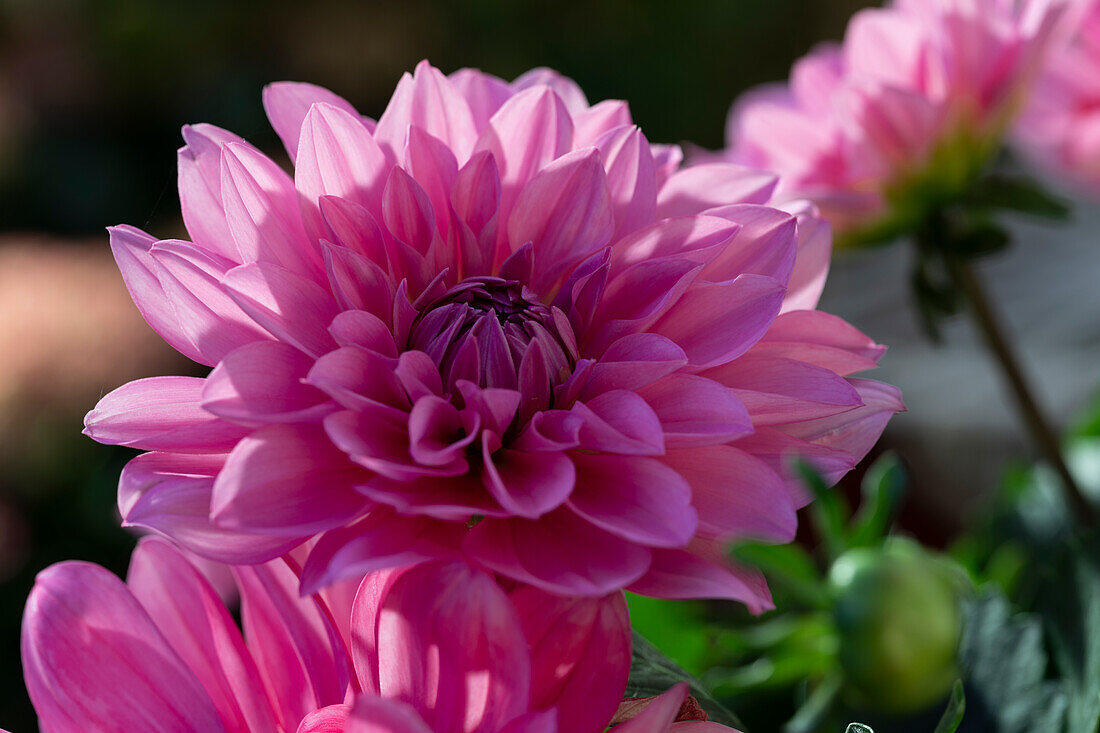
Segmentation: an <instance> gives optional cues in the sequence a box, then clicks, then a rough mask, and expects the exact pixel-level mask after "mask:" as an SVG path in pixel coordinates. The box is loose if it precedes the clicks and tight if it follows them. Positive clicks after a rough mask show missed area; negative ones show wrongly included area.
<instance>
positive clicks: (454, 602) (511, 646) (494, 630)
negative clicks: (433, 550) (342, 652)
mask: <svg viewBox="0 0 1100 733" xmlns="http://www.w3.org/2000/svg"><path fill="white" fill-rule="evenodd" d="M377 629H378V658H379V659H380V660H386V661H385V663H383V664H382V665H381V667H380V669H379V677H378V681H379V686H380V692H381V694H382V695H383V696H384V697H390V698H394V699H397V700H400V701H402V702H405V703H407V704H409V705H411V706H412V707H413V708H415V709H416V710H417V712H419V713H420V716H421V717H422V718H423V719H424V721H425V722H427V723H428V726H429V728H430V729H431V730H432V731H435V732H436V733H475V732H477V733H482V732H483V733H495V731H498V730H499V729H500V728H502V727H503V725H504V723H506V722H507V721H509V720H511V719H512V718H514V717H516V716H517V715H519V714H521V713H523V712H525V711H526V710H527V704H528V695H529V694H530V693H529V690H530V684H531V677H530V675H531V660H530V656H529V652H528V650H527V643H526V639H525V637H524V635H523V628H522V627H521V626H520V622H519V618H518V617H517V616H516V611H515V609H514V608H513V607H512V604H511V602H510V601H509V600H508V596H506V595H505V594H504V591H503V590H501V588H500V586H498V585H497V584H496V581H494V580H493V578H492V577H491V576H489V575H488V574H486V573H484V572H482V571H479V570H475V569H474V568H472V567H470V566H469V565H466V564H465V563H458V562H450V563H443V562H435V563H426V564H423V565H418V566H417V567H414V568H412V569H411V570H409V571H408V572H406V573H403V574H402V575H401V576H400V577H398V578H397V579H396V580H395V581H394V582H393V585H392V586H391V587H390V588H389V592H388V593H386V595H385V597H384V599H383V600H382V607H381V611H380V613H379V616H378V626H377ZM433 659H435V660H438V662H437V663H435V664H433V663H432V661H431V660H433Z"/></svg>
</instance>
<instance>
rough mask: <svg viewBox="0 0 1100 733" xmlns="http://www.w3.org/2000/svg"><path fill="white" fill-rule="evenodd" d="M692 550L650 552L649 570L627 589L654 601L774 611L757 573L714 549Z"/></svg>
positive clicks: (656, 550) (758, 572) (761, 611)
mask: <svg viewBox="0 0 1100 733" xmlns="http://www.w3.org/2000/svg"><path fill="white" fill-rule="evenodd" d="M698 542H700V541H699V540H696V542H695V543H693V546H694V545H695V544H696V543H698ZM693 549H696V548H694V547H693V548H689V549H688V550H674V549H668V550H661V549H655V550H653V563H652V564H651V565H650V567H649V571H648V572H647V573H646V574H645V575H644V576H643V577H642V578H641V579H640V580H638V581H636V582H635V583H632V584H631V585H628V586H627V590H629V591H631V592H632V593H638V594H640V595H643V596H652V597H654V598H669V599H690V598H713V599H719V598H720V599H726V600H731V601H740V602H741V603H744V604H745V606H747V607H748V609H749V611H751V612H752V613H754V614H759V613H763V612H764V611H767V610H769V609H771V608H774V605H773V604H772V600H771V594H770V593H769V592H768V585H767V583H765V582H764V576H763V575H761V574H760V571H758V570H755V569H750V568H743V567H740V566H737V565H733V564H732V563H730V562H728V561H726V560H724V559H723V556H722V554H721V553H720V552H718V551H717V550H713V549H710V548H707V549H708V551H705V552H702V554H697V553H698V552H700V550H698V549H696V551H692V550H693Z"/></svg>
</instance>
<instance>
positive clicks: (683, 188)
mask: <svg viewBox="0 0 1100 733" xmlns="http://www.w3.org/2000/svg"><path fill="white" fill-rule="evenodd" d="M777 180H778V179H777V178H776V177H775V175H773V174H771V173H764V172H761V171H754V170H752V169H749V168H743V167H741V166H739V165H733V164H732V163H705V164H702V165H695V166H691V167H689V168H684V169H682V170H680V171H679V172H677V173H674V174H673V175H672V177H671V178H669V179H668V182H667V183H665V185H664V186H662V187H661V190H660V191H659V192H658V194H657V218H658V219H668V218H670V217H673V216H688V215H691V214H700V213H702V212H704V211H706V210H707V209H711V208H714V207H715V206H726V205H728V204H766V203H767V202H768V200H769V199H771V197H772V192H773V191H774V190H775V186H776V182H777Z"/></svg>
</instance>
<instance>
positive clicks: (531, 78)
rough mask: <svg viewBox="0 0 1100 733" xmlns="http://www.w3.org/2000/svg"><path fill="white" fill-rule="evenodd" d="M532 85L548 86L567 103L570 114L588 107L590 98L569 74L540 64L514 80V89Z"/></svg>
mask: <svg viewBox="0 0 1100 733" xmlns="http://www.w3.org/2000/svg"><path fill="white" fill-rule="evenodd" d="M532 87H548V88H550V89H553V90H554V92H555V93H556V94H557V95H558V97H560V98H561V100H562V102H564V103H565V106H566V108H568V110H569V112H570V114H573V115H578V114H580V113H581V112H583V111H584V110H586V109H588V99H587V98H586V97H585V96H584V91H583V90H581V88H580V86H579V85H578V84H577V82H575V81H573V80H572V79H570V78H569V77H567V76H563V75H562V74H560V73H558V72H557V71H554V70H553V69H549V68H547V67H545V66H540V67H538V68H535V69H530V70H528V71H525V72H523V73H522V74H520V75H519V76H517V77H516V78H515V80H514V81H513V82H512V91H513V92H520V91H523V90H525V89H530V88H532Z"/></svg>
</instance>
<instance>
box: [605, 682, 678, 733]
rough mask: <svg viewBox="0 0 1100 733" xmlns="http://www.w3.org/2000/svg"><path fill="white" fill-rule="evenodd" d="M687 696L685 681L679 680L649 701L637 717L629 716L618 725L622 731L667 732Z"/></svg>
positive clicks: (634, 732)
mask: <svg viewBox="0 0 1100 733" xmlns="http://www.w3.org/2000/svg"><path fill="white" fill-rule="evenodd" d="M687 696H688V686H687V683H686V682H679V683H677V684H675V685H673V686H672V687H670V688H669V690H668V692H666V693H664V694H663V695H661V696H659V697H658V698H657V699H656V700H654V701H653V702H651V703H649V705H647V706H646V707H645V708H644V709H643V710H642V712H641V713H639V714H638V715H637V717H634V718H631V719H630V720H628V721H626V722H625V723H623V724H622V725H620V726H618V731H621V732H622V733H668V731H669V729H670V727H671V726H672V724H673V721H675V720H676V716H677V715H679V714H680V706H681V705H683V704H684V700H685V699H687Z"/></svg>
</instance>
